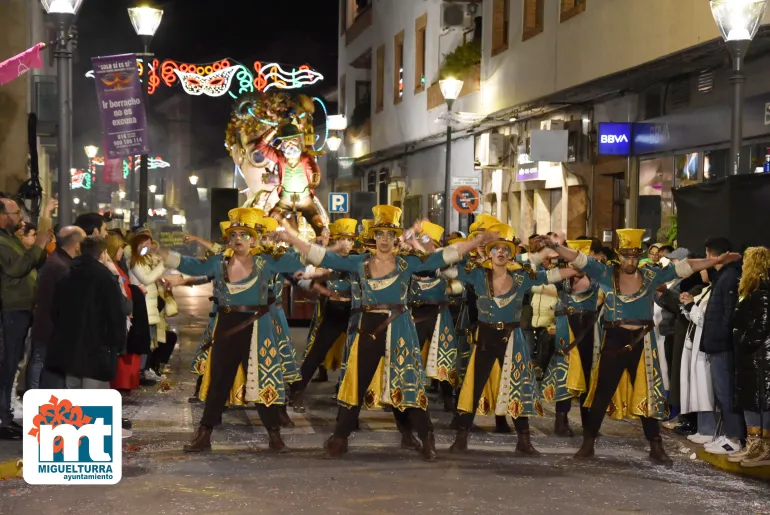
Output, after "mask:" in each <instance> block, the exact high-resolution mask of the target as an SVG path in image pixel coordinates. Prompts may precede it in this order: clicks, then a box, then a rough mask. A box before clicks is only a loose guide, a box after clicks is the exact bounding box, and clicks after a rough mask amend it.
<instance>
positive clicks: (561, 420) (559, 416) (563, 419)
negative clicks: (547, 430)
mask: <svg viewBox="0 0 770 515" xmlns="http://www.w3.org/2000/svg"><path fill="white" fill-rule="evenodd" d="M553 432H554V433H555V434H556V436H562V437H565V438H572V437H573V436H574V434H573V433H572V428H571V427H569V418H568V417H567V414H566V413H558V412H557V413H556V419H555V421H554V428H553Z"/></svg>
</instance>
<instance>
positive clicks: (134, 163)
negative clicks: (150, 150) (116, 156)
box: [94, 156, 171, 179]
mask: <svg viewBox="0 0 770 515" xmlns="http://www.w3.org/2000/svg"><path fill="white" fill-rule="evenodd" d="M141 163H142V156H128V157H127V158H125V159H123V161H122V168H123V178H124V179H125V178H127V177H128V172H129V171H130V170H131V169H133V170H134V171H138V170H139V165H140V164H141ZM94 166H104V158H103V157H95V158H94ZM169 166H171V163H169V162H168V161H164V160H163V158H162V157H160V156H158V157H150V158H148V161H147V169H148V170H157V169H159V168H168V167H169Z"/></svg>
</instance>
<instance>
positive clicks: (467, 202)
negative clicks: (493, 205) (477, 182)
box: [452, 186, 479, 215]
mask: <svg viewBox="0 0 770 515" xmlns="http://www.w3.org/2000/svg"><path fill="white" fill-rule="evenodd" d="M452 206H454V208H455V209H456V210H457V211H458V212H459V213H460V214H463V215H469V214H471V213H473V212H474V211H476V209H477V208H478V207H479V192H478V191H476V190H475V189H473V188H471V187H470V186H460V187H459V188H457V189H456V190H454V192H453V193H452Z"/></svg>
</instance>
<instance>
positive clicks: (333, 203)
mask: <svg viewBox="0 0 770 515" xmlns="http://www.w3.org/2000/svg"><path fill="white" fill-rule="evenodd" d="M349 207H350V206H349V204H348V194H347V193H329V212H330V213H333V214H345V213H348V212H349V211H350V209H349Z"/></svg>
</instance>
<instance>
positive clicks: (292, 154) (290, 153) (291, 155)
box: [283, 147, 302, 159]
mask: <svg viewBox="0 0 770 515" xmlns="http://www.w3.org/2000/svg"><path fill="white" fill-rule="evenodd" d="M301 154H302V151H301V150H300V149H299V148H297V147H288V148H287V149H286V150H284V151H283V155H285V156H286V158H287V159H296V158H298V157H299V156H300V155H301Z"/></svg>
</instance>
